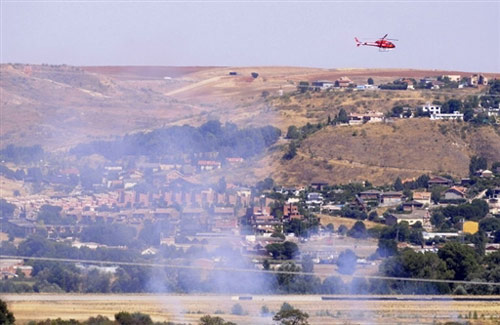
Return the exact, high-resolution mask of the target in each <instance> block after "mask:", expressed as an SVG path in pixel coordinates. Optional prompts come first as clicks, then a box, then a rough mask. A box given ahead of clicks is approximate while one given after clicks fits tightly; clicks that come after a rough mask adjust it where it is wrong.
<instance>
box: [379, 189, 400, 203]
mask: <svg viewBox="0 0 500 325" xmlns="http://www.w3.org/2000/svg"><path fill="white" fill-rule="evenodd" d="M403 199H404V196H403V193H402V192H384V193H382V196H381V199H380V205H381V206H394V205H399V204H401V203H402V202H403Z"/></svg>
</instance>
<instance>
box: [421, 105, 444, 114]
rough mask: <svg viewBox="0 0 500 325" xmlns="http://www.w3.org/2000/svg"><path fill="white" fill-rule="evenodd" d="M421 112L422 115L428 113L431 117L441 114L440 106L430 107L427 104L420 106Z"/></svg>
mask: <svg viewBox="0 0 500 325" xmlns="http://www.w3.org/2000/svg"><path fill="white" fill-rule="evenodd" d="M422 111H423V112H424V113H427V112H429V114H430V115H431V116H432V114H441V106H439V105H431V103H427V104H426V105H424V106H422Z"/></svg>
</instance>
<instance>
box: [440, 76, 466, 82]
mask: <svg viewBox="0 0 500 325" xmlns="http://www.w3.org/2000/svg"><path fill="white" fill-rule="evenodd" d="M441 78H442V79H446V78H447V79H448V80H449V81H451V82H460V80H461V79H462V77H461V76H460V75H459V74H445V75H443V76H442V77H441Z"/></svg>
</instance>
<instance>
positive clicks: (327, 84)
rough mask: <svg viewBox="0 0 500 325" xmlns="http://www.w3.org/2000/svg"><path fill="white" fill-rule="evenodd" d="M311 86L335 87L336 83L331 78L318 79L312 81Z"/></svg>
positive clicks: (321, 87) (315, 88)
mask: <svg viewBox="0 0 500 325" xmlns="http://www.w3.org/2000/svg"><path fill="white" fill-rule="evenodd" d="M311 86H312V87H313V89H314V90H318V91H319V90H325V89H329V88H333V86H335V83H334V82H333V81H330V80H316V81H313V82H312V83H311Z"/></svg>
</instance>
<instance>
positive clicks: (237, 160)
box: [226, 157, 245, 166]
mask: <svg viewBox="0 0 500 325" xmlns="http://www.w3.org/2000/svg"><path fill="white" fill-rule="evenodd" d="M226 161H227V163H228V164H230V165H233V166H237V165H239V164H242V163H243V162H244V161H245V160H244V159H243V158H241V157H229V158H226Z"/></svg>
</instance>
